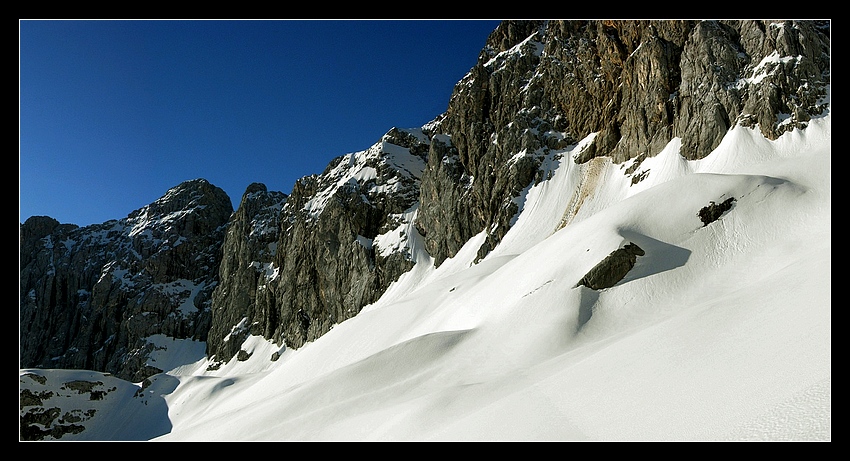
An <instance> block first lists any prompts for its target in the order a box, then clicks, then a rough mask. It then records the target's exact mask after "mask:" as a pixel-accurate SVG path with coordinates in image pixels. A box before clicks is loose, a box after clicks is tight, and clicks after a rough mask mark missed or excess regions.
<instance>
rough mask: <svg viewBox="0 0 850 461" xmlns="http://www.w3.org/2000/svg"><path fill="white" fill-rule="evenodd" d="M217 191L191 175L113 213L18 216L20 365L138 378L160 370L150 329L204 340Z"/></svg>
mask: <svg viewBox="0 0 850 461" xmlns="http://www.w3.org/2000/svg"><path fill="white" fill-rule="evenodd" d="M232 211H233V207H232V205H231V202H230V198H228V196H227V194H225V192H224V191H223V190H221V189H219V188H217V187H215V186H213V185H212V184H210V183H209V182H207V181H205V180H203V179H199V180H194V181H187V182H184V183H182V184H180V185H178V186H176V187H174V188H172V189H171V190H169V191H168V192H167V193H166V194H165V195H164V196H163V197H162V198H160V199H159V200H157V201H155V202H154V203H152V204H150V205H148V206H146V207H143V208H141V209H139V210H136V211H134V212H133V213H131V214H130V215H129V216H127V217H126V218H124V219H121V220H113V221H108V222H105V223H103V224H96V225H92V226H86V227H78V226H75V225H63V224H59V223H58V222H56V220H53V219H52V218H45V217H33V218H30V219H28V220H27V221H26V222H25V223H24V224H22V225H21V268H20V274H21V280H20V283H21V285H20V290H21V291H20V293H21V299H20V366H21V367H23V368H35V367H39V368H76V369H89V370H101V371H106V372H110V373H113V374H115V375H116V376H118V377H121V378H123V379H127V380H131V381H133V382H138V381H141V380H142V379H144V378H145V377H147V376H150V375H152V374H154V373H157V372H159V371H162V370H159V369H158V368H156V367H155V366H153V365H151V362H150V361H149V359H150V354H151V353H152V352H154V349H155V348H156V347H157V346H155V344H154V343H153V342H151V341H149V338H150V337H151V336H152V335H157V334H162V335H167V336H169V337H171V338H177V339H184V338H190V339H196V340H200V341H204V340H206V335H207V331H208V330H209V328H210V309H209V300H210V295H211V293H212V290H213V288H215V285H216V283H217V273H218V267H219V265H220V260H221V254H220V249H221V241H222V238H223V232H224V225H225V223H226V222H227V219H228V218H229V217H230V214H231V213H232Z"/></svg>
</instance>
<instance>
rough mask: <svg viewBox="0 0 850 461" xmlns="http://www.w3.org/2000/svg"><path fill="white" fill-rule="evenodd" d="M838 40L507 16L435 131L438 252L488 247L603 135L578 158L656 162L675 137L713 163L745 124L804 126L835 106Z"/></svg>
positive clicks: (429, 209) (425, 225)
mask: <svg viewBox="0 0 850 461" xmlns="http://www.w3.org/2000/svg"><path fill="white" fill-rule="evenodd" d="M829 47H830V38H829V23H828V22H822V21H548V22H542V21H506V22H504V23H502V24H501V25H500V26H499V27H498V28H497V29H496V30H495V31H494V32H493V33H492V34H491V36H490V37H489V38H488V40H487V43H486V45H485V47H484V49H483V50H482V52H481V54H480V55H479V59H478V64H477V65H476V66H475V67H474V68H473V69H472V70H470V72H469V73H468V74H467V75H466V76H465V77H464V78H463V80H461V82H459V83H458V85H457V86H456V87H455V90H454V93H453V94H452V97H451V100H450V102H449V107H448V109H447V111H446V113H445V114H444V116H443V117H441V118H440V119H438V120H437V123H436V124H435V126H434V132H435V135H438V136H439V137H440V139H441V140H442V141H441V142H440V143H437V142H432V144H431V149H432V151H431V153H430V154H429V160H428V166H427V168H426V170H425V172H424V175H423V178H422V193H421V194H422V196H421V209H420V213H419V216H418V221H417V225H418V227H419V229H420V232H421V233H422V234H423V235H425V239H426V247H427V249H428V251H429V252H431V255H432V256H433V257H434V258H435V260H436V263H437V264H440V263H442V261H444V260H445V259H446V258H448V257H451V256H454V255H455V254H456V253H457V251H458V250H459V249H460V247H461V246H462V245H463V244H464V243H465V242H466V241H468V240H469V239H470V238H471V237H472V236H474V235H476V234H477V233H479V232H481V231H486V232H487V235H488V238H487V241H486V242H485V243H484V245H483V246H482V247H481V248H480V250H479V256H484V255H486V254H487V253H488V252H489V251H490V250H491V249H492V248H493V247H495V245H497V244H498V242H499V241H500V240H501V238H502V237H503V236H504V234H505V233H506V232H507V230H508V229H509V228H510V223H511V219H512V218H513V216H514V215H515V213H516V212H517V207H516V205H515V203H514V200H513V199H514V198H515V197H516V196H517V195H518V194H520V193H521V191H523V190H524V188H526V187H527V186H528V185H529V184H530V183H532V182H536V181H539V180H541V177H540V174H539V166H540V164H541V161H542V159H544V158H545V157H546V156H547V155H549V154H550V153H552V152H557V151H558V150H559V149H564V148H565V147H567V146H569V145H571V144H575V143H576V142H577V141H578V140H581V139H584V138H586V137H587V136H588V135H591V134H594V133H595V137H594V138H593V142H592V143H591V144H590V145H589V146H588V147H587V148H586V149H584V150H583V151H582V152H581V153H579V154H578V155H577V156H576V158H575V159H574V160H575V161H576V162H581V163H583V162H586V161H588V160H590V159H592V158H594V157H598V156H609V157H611V158H612V159H613V160H614V161H615V162H617V163H622V162H625V161H626V160H629V159H632V158H637V157H640V156H643V157H642V158H645V157H646V156H654V155H656V154H658V153H659V152H660V151H661V150H662V149H663V148H664V147H665V146H666V145H667V144H668V143H669V142H670V141H671V140H672V139H673V138H674V137H679V138H681V140H682V143H681V146H682V147H681V151H682V154H683V155H684V156H685V157H686V158H688V159H699V158H703V157H705V156H706V155H708V154H709V153H710V152H711V151H712V150H713V149H714V148H715V147H717V145H718V144H719V142H720V140H721V139H722V138H723V136H724V135H725V134H726V132H727V131H728V130H729V129H730V128H732V127H733V126H735V125H736V124H741V125H743V126H749V127H758V129H760V130H761V131H762V133H763V134H764V135H766V136H767V137H768V138H770V139H775V138H776V137H778V136H779V135H781V134H782V133H784V132H786V131H788V130H791V129H794V128H804V127H805V126H806V124H807V122H808V121H809V120H810V119H811V117H813V116H816V115H819V114H821V113H822V112H823V111H824V109H825V107H826V100H825V98H826V96H827V90H826V86H827V85H828V84H829V79H830V74H829V69H830V55H829ZM632 173H634V174H644V175H645V174H646V172H632ZM639 179H640V178H633V182H637V181H638V180H639Z"/></svg>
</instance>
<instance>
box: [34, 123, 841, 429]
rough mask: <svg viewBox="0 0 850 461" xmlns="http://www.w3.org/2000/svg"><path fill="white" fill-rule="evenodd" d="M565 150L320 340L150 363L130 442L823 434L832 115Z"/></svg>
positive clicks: (261, 344)
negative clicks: (611, 149)
mask: <svg viewBox="0 0 850 461" xmlns="http://www.w3.org/2000/svg"><path fill="white" fill-rule="evenodd" d="M581 148H582V144H581V143H580V144H579V145H577V146H575V147H574V148H573V149H570V150H565V151H562V152H557V153H554V154H553V155H551V156H550V157H549V158H547V160H546V161H547V164H546V165H547V167H548V168H550V170H551V173H552V175H551V179H549V180H547V181H543V182H541V183H539V184H537V185H535V186H533V187H530V188H529V189H528V190H527V192H526V195H525V197H522V198H521V201H522V207H521V210H522V211H521V213H520V214H519V215H518V217H517V218H516V224H515V225H514V227H513V228H512V229H511V231H510V232H509V233H508V234H507V236H506V237H505V239H504V240H503V242H502V244H501V245H500V246H499V247H497V248H496V249H495V250H494V251H493V252H492V253H491V254H490V255H489V256H488V257H487V258H485V259H484V260H482V261H480V262H479V263H478V264H472V261H473V260H474V258H475V255H476V252H477V248H478V246H479V245H480V244H481V243H482V241H483V239H484V235H483V234H482V235H479V236H477V237H476V238H473V239H472V240H471V241H470V242H468V244H467V245H466V246H465V247H464V249H463V250H462V251H461V252H460V253H459V254H458V255H456V256H455V257H454V258H452V259H450V260H447V261H446V262H445V263H443V264H442V265H441V266H440V267H439V268H437V269H435V268H434V267H433V264H431V260H430V257H429V256H428V255H427V253H425V252H424V250H423V247H422V245H421V242H417V241H415V240H414V241H413V242H411V248H412V250H413V253H414V256H415V257H416V258H417V261H418V263H417V265H416V266H415V267H414V269H413V270H411V271H410V272H408V273H407V274H404V275H403V276H402V277H401V278H400V279H399V280H398V281H397V282H396V283H395V284H393V285H392V286H391V287H390V289H389V290H388V291H387V293H386V294H385V295H384V297H382V298H381V300H379V301H378V302H377V303H375V304H373V305H371V306H367V307H366V308H364V309H363V311H362V312H361V313H360V314H358V315H357V316H356V317H354V318H352V319H350V320H347V321H345V322H343V323H341V324H339V325H337V326H336V327H335V328H334V329H333V330H331V331H330V332H329V333H328V334H327V335H325V336H323V337H321V338H319V339H318V340H316V341H315V342H312V343H308V344H307V345H305V346H304V347H303V348H301V349H299V350H296V351H293V350H285V351H284V352H283V354H282V356H281V358H280V359H279V360H278V361H276V362H271V361H270V360H269V357H270V356H271V354H272V353H274V352H278V351H279V350H280V347H279V346H275V345H273V344H268V343H266V342H265V341H264V340H262V339H261V338H251V339H250V340H249V342H250V344H246V345H245V346H244V347H243V349H246V350H249V349H250V350H249V351H253V352H254V354H253V355H252V356H251V358H250V359H249V360H247V361H245V362H238V361H236V360H233V361H231V363H228V364H227V365H225V366H223V367H222V368H221V369H219V370H216V371H205V369H206V365H207V364H206V361H205V360H204V359H201V360H198V361H196V362H194V363H190V364H187V365H183V366H180V367H177V368H175V369H173V370H171V371H170V372H168V373H166V374H162V375H158V376H157V377H156V378H155V379H154V384H153V385H151V386H150V387H147V388H146V390H145V392H147V398H148V399H151V398H154V399H155V398H157V397H158V398H160V399H161V401H160V403H164V404H165V405H166V406H167V414H166V412H164V411H159V412H157V413H155V415H156V416H150V415H153V414H154V413H147V415H148V416H149V417H155V418H159V419H160V420H159V421H156V422H153V421H150V420H144V421H142V420H141V419H140V420H137V421H136V422H135V424H137V425H138V426H139V427H140V428H147V429H146V430H145V431H142V430H140V431H139V432H138V436H137V437H135V438H139V439H148V438H153V440H159V441H180V440H304V441H306V440H358V441H363V440H594V441H605V440H821V441H828V440H831V293H830V290H831V267H830V264H831V257H830V250H831V228H830V227H831V178H830V171H831V160H830V157H831V127H830V116H829V115H828V114H827V115H826V116H824V117H820V118H817V119H814V120H812V121H811V122H810V125H809V127H808V128H807V129H806V130H805V131H794V132H790V133H787V134H785V135H784V136H782V137H781V138H780V139H778V140H776V141H770V140H767V139H765V138H763V137H762V136H761V135H760V134H759V133H758V132H757V131H752V130H750V129H745V128H740V127H738V128H734V129H733V130H731V131H730V132H729V134H728V135H727V137H726V139H725V140H724V141H723V143H722V144H721V145H720V146H719V147H718V148H717V149H716V150H715V151H714V152H713V153H712V154H711V155H709V156H708V157H706V158H705V159H703V160H700V161H686V160H684V159H683V158H682V157H681V156H680V155H679V154H678V140H674V141H673V142H671V143H670V145H669V146H668V147H667V149H665V150H664V151H663V152H662V153H660V154H659V155H657V156H655V157H653V158H649V159H647V160H645V161H644V162H643V163H642V164H641V165H640V167H639V171H644V170H648V173H647V175H646V177H645V179H644V180H643V181H641V182H638V183H637V184H635V185H632V184H631V180H630V178H629V177H628V176H626V175H625V174H624V172H623V170H624V168H626V167H627V166H628V165H615V164H612V163H611V162H610V161H608V160H598V161H596V162H592V163H588V164H584V165H577V164H575V163H574V162H573V161H572V160H571V158H572V156H573V155H576V154H577V153H578V152H579V150H580V149H581ZM579 191H581V192H579ZM728 197H734V198H735V199H736V201H735V203H734V206H733V208H732V209H731V210H730V211H729V212H727V213H726V214H724V215H723V216H722V217H721V218H720V219H719V220H717V221H715V222H713V223H711V224H709V225H707V226H705V227H703V224H702V222H701V221H700V219H699V217H698V216H697V212H698V211H699V209H700V208H702V207H704V206H706V205H708V204H709V202H711V201H715V202H718V203H719V202H721V201H723V200H724V199H726V198H728ZM565 217H566V218H567V219H565ZM564 224H566V225H564ZM411 230H412V229H411ZM408 234H409V235H414V236H415V232H409V233H408ZM628 242H634V243H636V244H638V245H639V246H640V247H641V248H643V249H644V250H645V252H646V254H645V256H642V257H639V258H638V260H637V264H636V266H635V267H634V268H633V269H632V270H631V271H630V272H629V274H628V275H627V276H626V278H625V279H623V280H622V281H621V282H619V283H618V284H617V285H615V286H614V287H612V288H609V289H604V290H601V291H599V292H597V291H593V290H590V289H588V288H586V287H583V286H579V287H576V284H577V282H578V280H579V279H580V278H581V277H582V276H583V275H584V274H585V273H586V272H587V271H588V270H589V269H590V268H591V267H593V266H594V265H595V264H596V263H597V262H599V261H600V260H602V259H603V258H604V257H605V256H606V255H608V254H609V253H610V252H612V251H613V250H615V249H617V248H618V247H621V246H622V245H624V244H625V243H628ZM195 358H196V356H195V357H193V358H192V360H195ZM21 372H22V373H25V372H27V370H22V371H21ZM175 382H176V384H175ZM128 395H129V394H128ZM118 407H120V405H118V404H117V403H116V408H118ZM159 408H162V407H159ZM151 427H154V428H157V430H159V432H161V434H156V435H154V436H151V435H150V434H152V433H153V432H155V431H152V430H151V429H150V428H151ZM162 427H166V429H162ZM128 432H130V431H129V430H125V431H123V432H122V433H121V435H122V437H124V438H125V439H132V438H134V437H133V436H128V435H127V434H128ZM112 437H113V435H112V434H108V433H106V432H101V431H100V430H99V429H98V428H97V427H91V428H90V429H89V430H87V431H85V432H83V433H81V434H78V435H69V436H68V437H67V439H69V440H70V439H96V440H97V439H109V438H112ZM65 439H66V438H63V440H65Z"/></svg>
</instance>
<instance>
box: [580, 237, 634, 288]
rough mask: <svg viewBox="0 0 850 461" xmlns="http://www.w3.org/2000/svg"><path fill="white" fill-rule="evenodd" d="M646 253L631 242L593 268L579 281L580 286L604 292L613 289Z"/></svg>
mask: <svg viewBox="0 0 850 461" xmlns="http://www.w3.org/2000/svg"><path fill="white" fill-rule="evenodd" d="M645 254H646V252H644V250H643V249H642V248H641V247H639V246H637V245H636V244H634V243H632V242H629V243H628V244H626V245H625V246H624V247H623V248H618V249H616V250H614V251H613V252H611V254H609V255H608V256H606V257H605V259H603V260H602V261H600V262H599V263H598V264H597V265H595V266H593V268H592V269H590V271H589V272H588V273H587V274H585V275H584V277H582V278H581V280H579V282H578V284H577V285H576V286H579V285H584V286H586V287H588V288H590V289H592V290H603V289H605V288H611V287H613V286H614V285H616V284H617V282H619V281H620V280H623V278H624V277H625V276H626V274H628V273H629V271H630V270H632V268H633V267H634V266H635V263H637V258H638V256H644V255H645Z"/></svg>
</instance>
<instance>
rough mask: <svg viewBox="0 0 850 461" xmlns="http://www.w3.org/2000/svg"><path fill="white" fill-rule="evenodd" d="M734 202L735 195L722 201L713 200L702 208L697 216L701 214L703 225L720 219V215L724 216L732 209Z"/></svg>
mask: <svg viewBox="0 0 850 461" xmlns="http://www.w3.org/2000/svg"><path fill="white" fill-rule="evenodd" d="M734 203H735V197H729V198H727V199H726V200H724V201H722V202H720V203H714V201H712V202H710V203H709V204H708V205H706V206H704V207H702V208H700V210H699V213H697V216H699V219H700V221H702V227H705V226H707V225H709V224H711V223H713V222H714V221H717V220H718V219H720V217H721V216H723V213H726V212H727V211H729V210H731V209H732V205H733V204H734Z"/></svg>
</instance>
